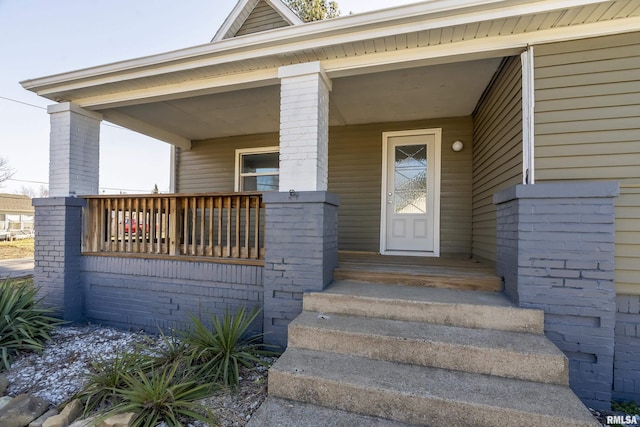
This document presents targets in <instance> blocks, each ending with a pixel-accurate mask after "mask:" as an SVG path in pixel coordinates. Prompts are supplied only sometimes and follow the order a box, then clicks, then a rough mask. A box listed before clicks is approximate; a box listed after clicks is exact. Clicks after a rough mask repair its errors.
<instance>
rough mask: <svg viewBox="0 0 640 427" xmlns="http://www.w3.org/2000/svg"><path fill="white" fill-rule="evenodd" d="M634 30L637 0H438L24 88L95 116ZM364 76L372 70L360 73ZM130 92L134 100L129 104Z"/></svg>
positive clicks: (639, 24)
mask: <svg viewBox="0 0 640 427" xmlns="http://www.w3.org/2000/svg"><path fill="white" fill-rule="evenodd" d="M638 28H640V5H639V4H638V1H637V0H617V1H603V0H500V1H497V0H496V1H490V2H488V3H487V2H486V1H480V0H436V1H429V2H423V3H418V4H412V5H407V6H400V7H397V8H391V9H386V10H383V11H375V12H369V13H365V14H360V15H350V16H344V17H340V18H335V19H331V20H327V21H318V22H311V23H307V24H304V25H296V26H292V27H285V28H280V29H277V30H272V31H266V32H263V33H257V34H251V35H247V36H243V37H239V38H232V39H225V40H221V41H219V42H216V43H211V44H209V45H204V46H197V47H193V48H188V49H183V50H179V51H175V52H169V53H166V54H161V55H155V56H150V57H146V58H139V59H134V60H130V61H123V62H120V63H116V64H109V65H104V66H100V67H94V68H89V69H85V70H79V71H75V72H71V73H65V74H60V75H55V76H50V77H44V78H40V79H35V80H28V81H24V82H22V85H23V86H24V87H25V88H26V89H29V90H32V91H34V92H36V93H38V94H39V95H41V96H44V97H46V98H49V99H53V100H55V101H66V100H70V101H74V102H77V103H79V104H80V105H83V106H86V107H87V108H93V109H101V108H110V107H111V106H112V105H111V106H110V105H109V102H111V103H113V102H118V100H119V99H120V98H122V97H125V98H127V99H128V100H129V101H130V102H132V103H135V102H139V101H142V100H143V99H145V97H153V96H155V95H157V94H156V93H155V92H161V95H162V96H165V97H168V98H170V97H171V96H175V97H179V96H184V95H180V94H181V93H182V92H183V90H184V87H183V86H182V85H190V86H198V84H199V82H201V85H200V86H201V87H202V88H203V89H202V90H204V89H205V88H207V87H209V88H210V87H211V85H210V84H209V83H210V82H209V81H208V80H210V79H222V78H226V76H242V75H244V74H245V73H256V72H263V73H264V72H267V71H268V70H273V69H277V67H279V66H282V65H290V64H295V63H301V62H309V61H318V60H320V61H322V62H323V65H324V66H325V69H326V70H327V73H328V74H329V75H330V77H335V76H336V75H338V76H346V75H349V74H350V73H349V70H355V72H353V73H351V74H357V73H358V71H357V70H362V69H363V68H371V67H376V66H379V65H381V64H382V65H386V64H394V63H408V64H410V63H411V62H412V61H416V60H419V59H421V58H425V57H426V58H429V57H435V56H440V57H444V56H452V55H469V54H477V53H478V52H498V51H501V50H502V51H505V50H508V49H517V48H522V47H524V46H526V45H528V44H536V43H546V42H550V41H559V40H569V39H571V38H584V37H589V36H592V35H604V34H614V33H618V32H626V31H637V30H638ZM489 56H491V55H486V56H485V57H489ZM495 56H497V55H495ZM418 65H419V64H418ZM409 66H411V65H409ZM392 68H393V67H392V66H390V67H389V68H388V69H392ZM371 71H379V69H378V70H375V69H372V70H370V71H363V72H371ZM268 74H269V73H266V74H265V75H268ZM247 77H248V76H247ZM267 78H269V77H267ZM232 80H234V79H232ZM237 80H241V78H240V77H239V78H235V80H234V81H237ZM259 81H260V80H258V79H256V78H255V76H253V77H248V79H247V81H246V82H244V83H247V84H249V83H252V84H253V86H254V87H255V86H256V85H258V84H259V83H256V82H259ZM221 84H223V85H224V82H223V83H221ZM234 84H235V83H234ZM264 84H272V81H268V82H266V83H264ZM171 85H173V87H171ZM168 88H169V90H167V89H168ZM136 90H137V91H140V93H139V95H138V96H137V97H136V98H132V97H131V93H132V91H136ZM230 90H235V89H234V88H233V87H231V88H230ZM195 94H197V90H195V91H194V92H193V95H195ZM95 98H100V99H99V101H95ZM142 102H144V101H142Z"/></svg>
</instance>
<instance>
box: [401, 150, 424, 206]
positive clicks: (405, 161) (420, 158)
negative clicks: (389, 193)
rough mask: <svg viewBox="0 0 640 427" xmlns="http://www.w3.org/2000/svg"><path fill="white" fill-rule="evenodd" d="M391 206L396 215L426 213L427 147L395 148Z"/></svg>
mask: <svg viewBox="0 0 640 427" xmlns="http://www.w3.org/2000/svg"><path fill="white" fill-rule="evenodd" d="M393 195H394V196H393V206H394V211H395V213H397V214H424V213H426V212H427V146H426V145H399V146H397V147H396V148H395V164H394V191H393Z"/></svg>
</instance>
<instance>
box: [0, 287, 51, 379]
mask: <svg viewBox="0 0 640 427" xmlns="http://www.w3.org/2000/svg"><path fill="white" fill-rule="evenodd" d="M36 296H37V289H36V288H34V287H33V285H31V283H29V282H24V281H21V282H16V281H12V280H10V279H6V280H5V281H4V282H2V283H1V284H0V352H1V356H2V368H4V369H9V368H10V367H11V361H12V360H13V357H14V356H15V354H16V353H17V352H18V351H24V350H26V351H35V352H40V351H42V349H43V348H44V344H45V343H46V342H47V341H49V340H50V339H51V337H50V335H49V334H50V333H51V332H52V331H53V330H54V329H55V328H56V327H57V326H59V325H61V324H63V323H64V322H63V321H61V320H59V319H56V318H54V317H52V314H53V310H51V309H49V308H45V307H42V306H41V304H40V302H41V299H38V298H36Z"/></svg>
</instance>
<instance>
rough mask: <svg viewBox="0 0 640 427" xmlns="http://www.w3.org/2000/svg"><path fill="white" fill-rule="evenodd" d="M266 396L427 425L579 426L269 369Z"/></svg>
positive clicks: (550, 418)
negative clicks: (267, 394) (267, 393)
mask: <svg viewBox="0 0 640 427" xmlns="http://www.w3.org/2000/svg"><path fill="white" fill-rule="evenodd" d="M269 395H270V396H273V397H281V398H285V399H291V400H297V401H301V402H306V403H312V404H315V405H320V406H325V407H329V408H336V409H342V410H345V411H351V412H356V413H360V414H365V415H370V416H374V417H382V418H387V419H391V420H395V421H400V422H405V423H410V424H418V425H427V426H445V425H456V426H469V427H483V426H496V427H498V426H500V427H502V426H504V425H540V426H543V425H549V426H551V425H562V426H576V427H577V426H581V425H582V424H578V423H572V422H571V420H567V419H556V418H554V417H550V416H548V415H542V414H533V413H522V412H518V411H514V410H509V409H505V408H501V407H499V406H481V405H471V404H469V403H465V402H457V401H451V400H442V399H437V398H429V397H425V396H415V395H411V394H405V393H394V392H392V391H389V390H381V389H375V388H366V387H363V386H358V385H354V384H349V383H343V382H337V381H331V380H326V379H321V378H316V377H309V376H305V375H299V374H289V373H285V372H282V371H278V370H277V369H273V368H272V369H271V370H270V371H269ZM498 404H499V403H498Z"/></svg>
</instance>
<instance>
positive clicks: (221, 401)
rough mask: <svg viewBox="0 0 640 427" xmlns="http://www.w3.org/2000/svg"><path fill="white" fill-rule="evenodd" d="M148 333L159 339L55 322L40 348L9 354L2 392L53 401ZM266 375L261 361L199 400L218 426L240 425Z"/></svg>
mask: <svg viewBox="0 0 640 427" xmlns="http://www.w3.org/2000/svg"><path fill="white" fill-rule="evenodd" d="M150 339H151V341H152V342H153V343H155V344H156V345H160V343H161V340H159V339H158V337H156V336H150V335H148V334H145V333H144V332H128V331H122V330H118V329H114V328H108V327H101V326H95V325H88V326H65V327H60V328H57V329H56V330H55V332H54V333H53V334H52V340H51V342H49V343H48V344H47V345H46V347H45V349H44V351H43V352H42V353H41V354H35V353H23V354H20V355H19V356H18V357H17V358H16V359H15V360H14V362H13V364H12V366H11V369H10V371H9V372H7V373H6V376H7V379H8V380H9V388H8V389H7V394H9V395H10V396H16V395H19V394H23V393H26V394H31V395H34V396H37V397H40V398H43V399H46V400H48V401H50V402H51V403H52V404H53V405H54V406H58V405H60V404H61V403H63V402H66V401H68V400H69V399H71V398H72V397H73V396H74V395H75V394H76V393H77V392H78V391H80V390H81V389H82V387H83V385H84V382H85V376H86V374H87V373H89V372H90V367H91V362H92V361H99V360H101V359H102V360H112V359H113V358H114V357H115V356H116V354H117V353H122V352H133V351H135V350H136V347H137V346H139V345H141V344H145V343H146V344H149V340H150ZM266 377H267V368H266V367H263V366H261V365H258V366H255V367H254V368H253V369H248V370H244V371H243V372H242V378H241V381H240V385H239V386H238V387H237V388H236V389H235V390H233V391H230V390H226V389H225V390H221V391H219V392H217V393H216V394H215V395H214V396H212V397H211V398H208V399H206V400H205V401H204V402H203V403H205V404H206V405H207V406H208V407H209V408H211V410H212V411H213V413H214V414H215V415H216V417H217V419H218V421H219V422H220V425H221V426H244V425H245V424H246V423H247V421H248V420H249V419H250V418H251V414H252V413H253V412H254V411H255V410H256V409H257V408H258V407H259V406H260V404H261V403H262V401H263V400H264V399H265V397H266V394H267V391H266V384H267V381H266ZM194 425H200V423H195V424H194Z"/></svg>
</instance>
